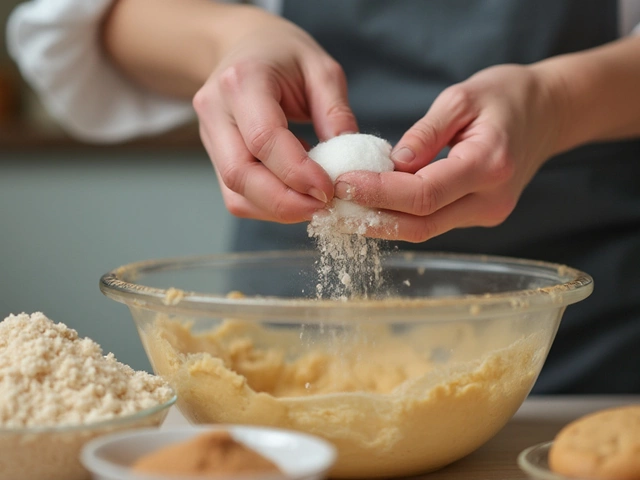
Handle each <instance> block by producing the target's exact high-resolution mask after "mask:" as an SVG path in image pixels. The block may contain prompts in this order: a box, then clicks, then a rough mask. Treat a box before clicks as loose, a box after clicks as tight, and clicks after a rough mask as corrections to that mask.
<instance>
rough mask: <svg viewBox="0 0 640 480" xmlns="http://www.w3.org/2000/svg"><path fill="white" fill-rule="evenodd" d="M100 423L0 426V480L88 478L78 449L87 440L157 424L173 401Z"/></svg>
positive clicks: (89, 476)
mask: <svg viewBox="0 0 640 480" xmlns="http://www.w3.org/2000/svg"><path fill="white" fill-rule="evenodd" d="M176 399H177V397H176V396H175V395H174V396H173V397H172V398H171V399H170V400H168V401H167V402H165V403H162V404H159V405H156V406H154V407H151V408H148V409H145V410H141V411H139V412H137V413H135V414H133V415H127V416H122V417H117V418H113V419H111V420H106V421H103V422H95V423H90V424H83V425H66V426H60V427H42V428H38V427H28V428H0V480H17V479H20V480H87V479H89V478H91V474H90V473H89V471H88V470H87V469H85V467H84V466H83V465H82V464H81V463H80V452H81V451H82V448H83V447H84V445H85V444H86V443H87V442H89V441H90V440H92V439H94V438H96V437H99V436H102V435H106V434H109V433H114V432H120V431H124V430H130V429H134V428H141V427H157V426H159V425H160V424H161V423H162V422H163V421H164V419H165V417H166V416H167V413H168V412H169V407H171V406H172V405H173V404H174V403H175V402H176Z"/></svg>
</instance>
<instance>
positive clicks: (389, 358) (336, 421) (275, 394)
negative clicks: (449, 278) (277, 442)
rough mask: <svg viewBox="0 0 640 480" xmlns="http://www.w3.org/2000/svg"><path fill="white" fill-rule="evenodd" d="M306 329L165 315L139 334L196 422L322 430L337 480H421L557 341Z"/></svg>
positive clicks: (500, 405)
mask: <svg viewBox="0 0 640 480" xmlns="http://www.w3.org/2000/svg"><path fill="white" fill-rule="evenodd" d="M305 328H307V329H308V328H309V327H305ZM332 328H335V331H333V332H332V331H331V330H332ZM320 330H322V331H323V333H320ZM305 331H306V330H305ZM300 333H301V332H300V330H298V329H295V328H293V329H282V328H274V329H267V328H263V327H261V326H259V325H257V324H255V323H252V322H241V321H234V320H228V321H226V322H224V323H223V324H221V325H220V326H219V327H218V328H217V329H215V330H213V331H211V332H205V333H201V332H199V333H192V332H191V331H190V329H189V326H188V325H184V324H181V323H180V322H177V321H175V320H171V319H167V318H163V317H161V316H160V317H159V318H158V319H157V320H156V322H155V325H154V326H153V327H149V329H147V330H145V331H143V332H142V336H143V342H144V343H145V346H146V348H147V349H148V351H149V353H150V356H151V358H152V359H153V363H154V367H155V369H156V371H157V372H158V373H160V374H162V375H163V376H165V378H167V379H168V380H169V382H170V383H171V384H172V385H173V386H174V388H176V390H177V391H178V396H179V403H180V408H181V410H182V412H183V413H185V415H186V416H187V417H188V418H190V419H191V420H192V421H194V422H196V423H206V422H222V423H224V422H228V423H248V424H258V425H271V426H277V427H281V428H291V429H296V430H301V431H305V432H309V433H312V434H315V435H319V436H321V437H324V438H326V439H328V440H329V441H331V442H333V443H334V444H335V445H336V446H337V448H338V452H339V457H338V461H337V464H336V466H335V468H334V469H333V471H332V472H331V474H332V476H335V477H339V478H349V477H350V478H366V477H369V478H371V477H385V476H400V475H410V474H416V473H420V472H424V471H427V470H432V469H436V468H439V467H441V466H443V465H446V464H448V463H450V462H452V461H454V460H455V459H458V458H460V457H462V456H464V455H465V454H467V453H469V452H471V451H473V450H474V449H476V448H477V447H478V446H480V445H481V444H482V443H484V442H485V441H486V440H488V439H489V438H490V437H491V436H492V435H494V434H495V433H496V432H497V431H498V430H499V429H500V428H501V427H502V426H503V425H504V424H505V423H506V422H507V420H508V419H509V418H510V417H511V416H512V415H513V413H514V412H515V411H516V410H517V408H518V407H519V405H520V404H521V402H522V401H523V400H524V398H525V397H526V395H527V394H528V392H529V390H530V388H531V386H532V385H533V382H534V380H535V376H536V372H537V371H539V367H540V365H541V362H542V361H543V351H544V345H545V344H546V342H547V341H548V339H545V338H541V337H540V336H539V334H526V335H525V334H521V333H519V332H517V331H515V330H514V331H511V330H510V329H509V328H505V324H504V323H503V322H497V323H496V325H495V327H494V328H489V327H487V326H484V327H483V328H481V329H478V325H477V324H475V325H474V324H473V323H470V324H467V325H463V326H458V325H455V326H451V325H446V324H443V325H441V326H440V327H437V328H436V327H433V326H430V327H429V328H426V327H425V328H423V327H421V326H417V327H416V328H412V329H410V330H409V331H407V332H404V333H403V332H394V331H393V327H390V326H388V325H359V326H358V327H357V329H356V330H354V331H352V332H350V331H348V330H345V329H344V327H341V326H334V327H331V326H329V325H325V326H323V327H321V328H320V327H319V328H318V330H317V331H316V332H315V333H316V334H317V336H316V337H314V336H313V334H312V333H305V335H304V336H303V339H302V340H300ZM329 337H331V338H333V339H334V340H333V341H329V340H327V339H328V338H329ZM438 345H442V346H444V347H446V348H441V347H439V346H438ZM453 346H455V348H452V347H453ZM484 352H488V353H484ZM483 353H484V354H483Z"/></svg>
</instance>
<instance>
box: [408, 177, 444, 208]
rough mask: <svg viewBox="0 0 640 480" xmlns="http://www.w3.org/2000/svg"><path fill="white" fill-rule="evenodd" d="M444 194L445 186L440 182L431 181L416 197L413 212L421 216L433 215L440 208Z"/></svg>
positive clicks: (424, 185)
mask: <svg viewBox="0 0 640 480" xmlns="http://www.w3.org/2000/svg"><path fill="white" fill-rule="evenodd" d="M444 192H445V186H444V185H443V184H441V183H440V182H436V181H433V180H431V181H430V182H428V183H425V184H423V187H422V188H421V189H419V190H418V191H417V192H416V194H415V196H414V199H413V210H412V211H413V212H414V214H415V215H419V216H425V215H431V214H432V213H434V212H435V211H436V210H438V209H439V208H440V202H441V199H442V198H443V197H444Z"/></svg>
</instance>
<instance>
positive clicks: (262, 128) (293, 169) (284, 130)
mask: <svg viewBox="0 0 640 480" xmlns="http://www.w3.org/2000/svg"><path fill="white" fill-rule="evenodd" d="M274 88H275V87H273V85H271V84H270V82H269V81H268V80H267V79H265V78H264V75H261V74H256V75H255V76H250V78H247V79H245V80H243V81H242V88H241V89H240V90H238V91H236V92H234V94H233V95H231V96H230V97H229V102H230V110H231V111H230V114H231V117H232V118H233V120H234V121H235V122H236V124H237V125H238V129H239V131H240V134H241V135H242V138H243V141H244V144H245V145H246V148H248V150H249V152H250V153H251V154H252V155H253V156H254V157H256V158H258V159H259V160H261V161H262V163H263V164H264V165H266V166H267V168H268V169H269V170H271V171H272V172H273V173H274V175H275V176H276V177H277V178H279V179H280V181H281V182H282V183H284V184H285V185H287V186H288V187H290V188H292V189H293V190H295V191H297V192H300V193H303V194H307V195H311V196H312V197H314V198H316V199H318V200H320V201H322V202H324V203H326V202H327V201H328V200H329V199H331V198H332V197H333V182H332V181H331V179H330V178H329V175H328V174H327V173H326V172H325V171H324V169H323V168H322V167H321V166H320V165H318V164H317V163H316V162H314V161H313V160H311V159H310V158H309V156H308V155H307V152H306V150H305V149H304V147H303V146H302V144H301V143H300V142H299V141H298V139H297V138H296V137H295V135H294V134H293V133H292V132H291V131H290V130H289V129H288V126H287V118H286V116H285V114H284V112H283V110H282V107H281V106H280V104H279V94H278V92H275V91H274Z"/></svg>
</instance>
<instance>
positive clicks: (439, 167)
mask: <svg viewBox="0 0 640 480" xmlns="http://www.w3.org/2000/svg"><path fill="white" fill-rule="evenodd" d="M482 159H483V149H480V148H479V149H478V151H477V152H475V153H474V155H472V156H471V158H461V157H448V158H444V159H442V160H438V161H437V162H433V163H431V164H429V165H427V166H426V167H424V168H423V169H421V170H419V171H418V172H417V173H415V174H411V173H406V172H395V171H394V172H382V173H374V172H351V173H345V174H344V175H342V176H340V177H339V178H338V183H337V184H336V188H335V192H336V197H337V198H341V199H345V200H351V201H355V202H356V203H358V204H361V205H364V206H367V207H372V208H381V209H385V210H392V211H397V212H403V213H408V214H411V215H418V216H425V215H431V214H433V213H434V212H436V211H438V210H440V209H441V208H443V207H445V206H447V205H449V204H451V203H453V202H455V201H456V200H459V199H460V198H462V197H464V196H466V195H468V194H470V193H472V192H474V191H478V190H481V189H483V188H484V186H485V185H484V179H485V176H484V172H483V160H482Z"/></svg>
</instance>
